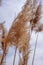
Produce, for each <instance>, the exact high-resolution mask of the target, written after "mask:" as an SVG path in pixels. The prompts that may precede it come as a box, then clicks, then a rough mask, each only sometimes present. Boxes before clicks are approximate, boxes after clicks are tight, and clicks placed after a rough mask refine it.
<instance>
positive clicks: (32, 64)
mask: <svg viewBox="0 0 43 65" xmlns="http://www.w3.org/2000/svg"><path fill="white" fill-rule="evenodd" d="M37 40H38V34H37V38H36V43H35V49H34V53H33V59H32V65H33V64H34V59H35V52H36V47H37Z"/></svg>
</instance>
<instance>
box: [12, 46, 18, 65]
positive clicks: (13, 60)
mask: <svg viewBox="0 0 43 65" xmlns="http://www.w3.org/2000/svg"><path fill="white" fill-rule="evenodd" d="M16 52H17V47H16V49H15V54H14V60H13V65H14V64H15V58H16Z"/></svg>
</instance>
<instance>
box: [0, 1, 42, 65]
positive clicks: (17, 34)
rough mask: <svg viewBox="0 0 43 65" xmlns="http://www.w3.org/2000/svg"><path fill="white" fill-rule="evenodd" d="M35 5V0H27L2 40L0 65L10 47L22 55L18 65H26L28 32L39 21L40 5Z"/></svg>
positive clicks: (28, 47)
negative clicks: (14, 47) (13, 47)
mask: <svg viewBox="0 0 43 65" xmlns="http://www.w3.org/2000/svg"><path fill="white" fill-rule="evenodd" d="M34 3H35V4H34ZM36 5H37V3H36V0H27V1H26V3H25V5H24V6H23V9H22V11H21V12H20V13H19V14H18V16H17V17H16V18H15V20H14V21H13V24H12V26H11V28H10V30H9V32H8V35H7V36H6V37H5V38H4V40H3V45H2V47H3V51H4V53H3V56H2V60H1V64H0V65H3V60H4V58H5V57H6V54H7V51H8V47H9V46H11V45H14V46H16V51H17V49H18V50H19V53H22V59H21V57H20V61H19V65H27V63H28V57H29V53H30V50H29V49H30V44H29V41H30V30H34V28H35V27H37V26H36V24H37V22H38V21H39V19H40V12H41V7H40V6H41V5H40V4H39V5H37V6H36ZM29 22H30V25H29ZM27 24H28V25H27ZM35 30H36V29H35ZM38 30H39V28H38ZM16 51H15V55H14V61H13V65H14V62H15V58H16V57H15V56H16Z"/></svg>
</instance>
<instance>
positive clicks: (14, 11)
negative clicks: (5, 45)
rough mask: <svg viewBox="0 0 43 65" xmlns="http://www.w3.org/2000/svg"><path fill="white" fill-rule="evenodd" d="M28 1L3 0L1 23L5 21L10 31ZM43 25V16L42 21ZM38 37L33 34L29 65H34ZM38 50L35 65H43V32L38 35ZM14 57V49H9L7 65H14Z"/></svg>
mask: <svg viewBox="0 0 43 65" xmlns="http://www.w3.org/2000/svg"><path fill="white" fill-rule="evenodd" d="M25 1H26V0H3V1H2V6H0V22H3V21H5V27H6V28H7V29H8V30H9V28H10V27H11V25H12V22H13V20H14V18H15V17H16V16H17V15H18V13H19V12H20V11H21V7H22V6H23V5H24V3H25ZM41 1H42V4H43V0H41ZM42 11H43V10H42ZM41 21H42V23H43V15H42V19H41ZM36 36H37V34H35V33H34V32H33V34H32V37H31V41H30V46H31V48H30V49H31V50H32V51H31V53H30V58H29V62H28V65H31V63H32V57H33V51H34V47H35V42H36ZM37 43H38V44H37V49H36V55H35V61H34V65H43V32H41V33H39V34H38V41H37ZM18 54H19V53H18V51H17V57H16V63H17V62H18V59H19V57H18ZM13 55H14V47H12V48H9V54H8V55H7V59H6V60H7V62H8V63H7V64H6V65H12V62H13ZM16 63H15V65H17V64H16Z"/></svg>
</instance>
